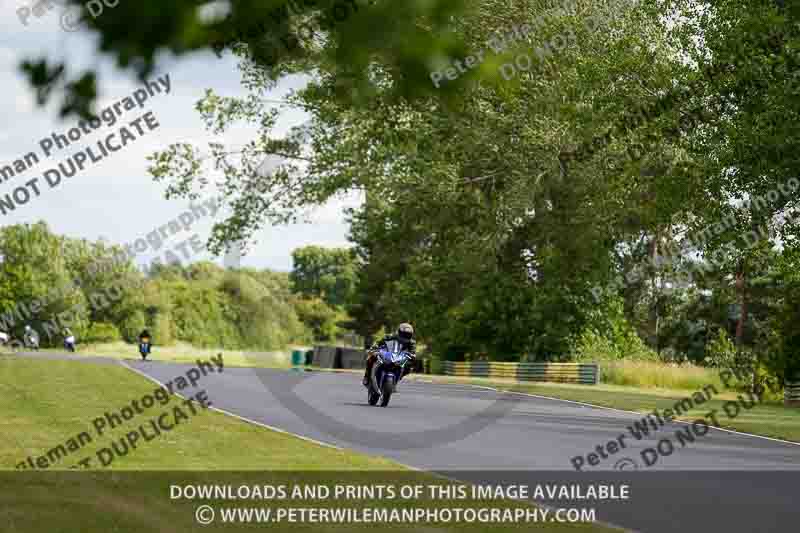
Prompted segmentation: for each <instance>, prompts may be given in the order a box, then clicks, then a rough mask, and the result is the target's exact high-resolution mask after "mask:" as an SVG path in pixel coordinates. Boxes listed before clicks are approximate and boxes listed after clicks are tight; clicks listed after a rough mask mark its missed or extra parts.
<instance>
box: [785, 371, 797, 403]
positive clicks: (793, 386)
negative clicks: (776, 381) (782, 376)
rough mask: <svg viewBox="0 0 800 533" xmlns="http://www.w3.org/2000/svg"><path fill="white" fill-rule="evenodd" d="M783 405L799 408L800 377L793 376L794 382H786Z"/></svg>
mask: <svg viewBox="0 0 800 533" xmlns="http://www.w3.org/2000/svg"><path fill="white" fill-rule="evenodd" d="M784 404H785V405H787V406H789V407H800V376H795V379H794V381H787V382H786V387H785V389H784Z"/></svg>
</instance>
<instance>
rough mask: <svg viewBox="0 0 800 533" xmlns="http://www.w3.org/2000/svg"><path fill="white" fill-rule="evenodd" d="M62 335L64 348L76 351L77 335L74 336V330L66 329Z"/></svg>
mask: <svg viewBox="0 0 800 533" xmlns="http://www.w3.org/2000/svg"><path fill="white" fill-rule="evenodd" d="M62 333H63V335H64V347H65V348H66V349H68V350H72V351H75V335H73V333H72V330H71V329H69V328H67V327H65V328H64V331H63V332H62Z"/></svg>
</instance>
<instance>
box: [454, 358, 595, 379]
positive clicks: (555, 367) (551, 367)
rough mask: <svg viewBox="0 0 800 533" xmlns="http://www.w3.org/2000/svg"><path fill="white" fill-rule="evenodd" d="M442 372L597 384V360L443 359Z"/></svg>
mask: <svg viewBox="0 0 800 533" xmlns="http://www.w3.org/2000/svg"><path fill="white" fill-rule="evenodd" d="M444 374H445V375H447V376H461V377H473V378H504V379H515V380H517V381H553V382H557V383H581V384H584V385H597V384H598V383H600V366H599V365H598V364H597V363H498V362H492V361H472V362H469V363H467V362H454V361H444Z"/></svg>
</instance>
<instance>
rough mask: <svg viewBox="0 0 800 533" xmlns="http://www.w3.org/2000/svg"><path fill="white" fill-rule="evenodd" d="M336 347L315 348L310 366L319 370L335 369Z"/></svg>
mask: <svg viewBox="0 0 800 533" xmlns="http://www.w3.org/2000/svg"><path fill="white" fill-rule="evenodd" d="M336 359H337V357H336V347H335V346H315V347H314V358H313V361H312V364H313V365H314V366H318V367H320V368H336V366H335V365H336Z"/></svg>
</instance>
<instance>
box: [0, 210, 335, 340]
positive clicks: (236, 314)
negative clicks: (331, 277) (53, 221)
mask: <svg viewBox="0 0 800 533" xmlns="http://www.w3.org/2000/svg"><path fill="white" fill-rule="evenodd" d="M118 252H119V250H118V249H116V248H114V247H109V246H107V245H106V244H104V243H102V242H89V241H85V240H72V239H67V238H62V237H57V236H55V235H53V234H52V233H50V231H49V230H48V229H47V226H46V225H45V224H43V223H41V224H36V225H33V226H26V225H17V226H7V227H5V228H2V229H1V230H0V254H2V257H3V260H2V261H1V262H0V270H2V272H3V274H4V275H3V276H2V277H1V278H0V302H3V304H2V305H3V306H4V307H0V330H8V331H9V332H11V333H12V334H14V335H16V336H21V334H22V328H23V327H24V325H25V324H26V323H30V324H31V325H32V326H33V327H34V328H36V329H37V330H38V331H39V332H41V333H42V341H43V343H44V345H53V346H60V345H61V341H62V331H63V328H64V327H69V328H70V329H71V330H72V331H73V333H74V334H75V335H76V336H77V339H78V342H79V343H81V342H92V343H98V342H113V341H117V340H120V339H124V340H126V341H128V342H135V341H136V340H137V338H138V335H139V333H140V332H141V331H142V330H143V329H145V328H148V329H149V330H150V332H151V333H152V335H153V340H154V343H156V344H159V345H162V346H163V345H172V344H173V343H175V342H177V341H183V342H187V343H191V344H193V345H195V346H197V347H208V348H216V347H219V348H228V349H230V348H234V349H259V350H279V349H282V348H285V347H286V346H287V345H288V344H290V343H297V342H307V341H309V340H311V338H312V332H311V329H310V328H309V327H307V326H305V324H303V323H302V322H301V320H300V318H299V317H298V313H297V312H296V310H295V303H296V302H295V298H294V297H293V296H292V293H291V290H290V288H289V285H290V283H289V276H288V275H287V274H285V273H276V272H269V271H256V270H253V269H241V270H237V271H232V270H225V269H223V268H220V267H218V266H216V265H214V264H213V263H209V262H203V263H197V264H193V265H191V266H188V267H182V266H180V265H173V266H170V267H169V268H160V269H153V271H152V272H151V273H150V277H149V278H145V276H144V275H143V274H142V273H141V272H139V271H137V270H136V269H135V267H134V266H133V265H132V264H131V263H130V262H128V261H122V260H119V259H117V258H116V256H117V254H118ZM72 280H74V283H73V282H72ZM320 309H321V310H323V311H324V313H323V317H324V320H322V322H321V324H322V328H323V330H324V331H325V334H326V335H335V334H336V333H338V330H337V329H336V325H335V324H336V321H337V320H338V319H341V318H342V317H341V315H340V314H338V313H339V312H338V311H335V310H333V309H332V308H330V307H328V306H327V304H324V302H322V307H321V308H320ZM326 338H327V337H326Z"/></svg>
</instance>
